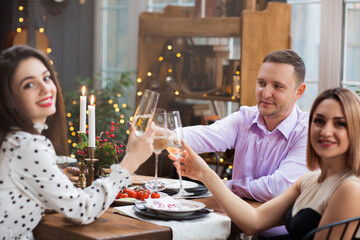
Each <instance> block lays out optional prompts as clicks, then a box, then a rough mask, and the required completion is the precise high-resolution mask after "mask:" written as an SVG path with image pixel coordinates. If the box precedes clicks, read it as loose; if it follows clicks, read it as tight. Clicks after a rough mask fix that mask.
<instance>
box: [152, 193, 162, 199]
mask: <svg viewBox="0 0 360 240" xmlns="http://www.w3.org/2000/svg"><path fill="white" fill-rule="evenodd" d="M151 198H160V194H159V193H157V192H153V193H151Z"/></svg>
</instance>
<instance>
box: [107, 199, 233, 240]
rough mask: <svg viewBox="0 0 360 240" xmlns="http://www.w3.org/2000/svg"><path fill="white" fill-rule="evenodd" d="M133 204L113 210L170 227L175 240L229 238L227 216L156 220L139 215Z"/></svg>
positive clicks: (208, 215)
mask: <svg viewBox="0 0 360 240" xmlns="http://www.w3.org/2000/svg"><path fill="white" fill-rule="evenodd" d="M132 207H133V206H122V207H114V208H113V211H114V212H116V213H119V214H123V215H127V216H130V217H133V218H136V219H139V220H141V221H144V222H150V223H154V224H157V225H160V226H166V227H170V228H171V230H172V236H173V238H172V239H173V240H205V239H206V240H207V239H227V238H228V237H229V235H230V228H231V220H230V218H229V217H227V216H223V215H220V214H217V213H209V214H207V215H206V216H205V217H203V218H198V219H192V220H181V221H177V220H167V221H165V220H156V219H152V218H148V217H146V216H138V215H136V214H135V212H134V210H133V209H132Z"/></svg>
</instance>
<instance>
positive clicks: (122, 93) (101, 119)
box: [64, 72, 134, 152]
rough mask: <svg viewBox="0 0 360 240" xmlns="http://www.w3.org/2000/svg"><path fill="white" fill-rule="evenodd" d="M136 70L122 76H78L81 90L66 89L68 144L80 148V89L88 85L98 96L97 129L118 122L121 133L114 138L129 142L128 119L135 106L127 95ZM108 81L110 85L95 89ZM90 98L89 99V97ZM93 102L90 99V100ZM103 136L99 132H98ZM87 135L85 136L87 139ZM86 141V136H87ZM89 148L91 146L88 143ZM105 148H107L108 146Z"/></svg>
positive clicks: (96, 97) (118, 130)
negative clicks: (110, 77)
mask: <svg viewBox="0 0 360 240" xmlns="http://www.w3.org/2000/svg"><path fill="white" fill-rule="evenodd" d="M131 75H132V72H124V73H122V74H121V76H120V77H119V79H117V80H114V79H102V78H101V77H100V76H99V75H95V76H94V77H93V78H85V79H84V78H76V79H75V80H74V82H75V83H76V84H77V85H78V87H77V88H76V89H77V90H74V91H65V92H64V102H65V108H66V113H67V123H68V143H69V144H70V150H71V152H76V151H77V150H78V147H79V146H77V143H78V142H79V137H78V134H77V132H78V130H79V108H80V106H79V97H80V95H81V92H80V89H81V86H82V85H85V86H86V88H87V89H89V91H88V93H87V95H88V96H90V95H94V96H95V105H96V132H97V133H98V132H100V131H104V130H105V129H107V128H108V126H110V125H111V122H113V121H114V122H115V125H116V129H117V133H116V138H115V137H114V138H112V141H113V142H126V141H127V137H128V134H127V130H128V126H127V124H126V122H128V121H129V118H130V116H131V115H132V113H133V109H132V108H130V107H128V106H127V104H126V99H127V94H126V93H128V92H129V90H130V89H131V88H132V87H133V85H134V83H133V79H132V78H131ZM104 81H106V86H105V87H103V88H102V89H99V90H97V89H95V88H94V85H95V83H102V82H104ZM88 101H89V98H88ZM88 104H89V102H88ZM97 135H99V134H97ZM84 137H85V138H84ZM83 139H84V140H86V141H84V142H86V144H87V138H86V136H83ZM86 147H87V145H86ZM81 148H83V149H81V150H85V145H83V146H81ZM105 148H107V147H106V146H105Z"/></svg>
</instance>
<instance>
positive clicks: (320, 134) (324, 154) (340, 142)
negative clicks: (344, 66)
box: [310, 99, 350, 165]
mask: <svg viewBox="0 0 360 240" xmlns="http://www.w3.org/2000/svg"><path fill="white" fill-rule="evenodd" d="M310 141H311V145H312V147H313V148H314V150H315V152H316V154H317V155H318V156H319V157H320V159H321V163H326V162H328V163H329V162H330V161H332V160H335V163H336V164H341V165H342V164H345V158H346V153H347V151H348V149H349V146H350V141H349V134H348V130H347V123H346V119H345V115H344V112H343V110H342V108H341V105H340V103H339V102H338V101H337V100H335V99H326V100H324V101H322V102H321V103H320V104H319V105H318V106H317V108H316V109H315V111H314V114H313V116H312V121H311V125H310ZM333 163H334V161H333Z"/></svg>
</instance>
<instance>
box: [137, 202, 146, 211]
mask: <svg viewBox="0 0 360 240" xmlns="http://www.w3.org/2000/svg"><path fill="white" fill-rule="evenodd" d="M135 206H136V207H137V208H138V209H141V210H145V209H146V207H145V205H144V203H143V202H141V201H140V200H136V201H135Z"/></svg>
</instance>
